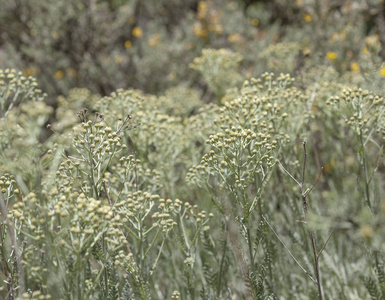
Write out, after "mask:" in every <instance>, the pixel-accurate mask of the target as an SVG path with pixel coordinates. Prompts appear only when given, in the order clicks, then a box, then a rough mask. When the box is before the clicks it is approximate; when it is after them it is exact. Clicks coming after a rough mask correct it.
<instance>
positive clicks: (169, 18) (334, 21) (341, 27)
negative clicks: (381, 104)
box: [0, 0, 385, 102]
mask: <svg viewBox="0 0 385 300" xmlns="http://www.w3.org/2000/svg"><path fill="white" fill-rule="evenodd" d="M382 5H383V1H379V0H370V1H364V0H357V1H340V0H334V1H327V2H320V1H316V0H297V1H283V0H274V1H264V0H233V1H230V0H208V1H198V0H183V1H181V0H172V1H169V0H160V1H139V0H127V1H120V0H105V1H102V0H99V1H95V0H87V1H77V0H69V1H66V2H57V1H37V0H18V1H12V0H4V1H2V9H1V11H0V32H1V35H0V68H7V67H12V68H17V69H20V70H23V73H24V75H34V76H36V77H37V78H39V84H40V85H41V87H42V89H43V90H44V91H46V92H47V93H48V94H49V95H50V97H51V102H52V101H53V100H55V99H56V95H59V94H63V95H68V92H69V90H70V89H71V88H73V87H87V88H88V89H90V90H91V92H93V93H97V94H101V95H102V96H104V95H108V94H109V93H111V92H112V91H114V90H116V89H118V88H127V87H132V88H138V89H141V90H143V91H145V92H148V93H155V94H159V93H162V92H163V91H165V90H166V89H168V88H170V87H172V86H175V85H176V83H184V84H185V85H186V86H189V87H193V88H197V87H198V88H201V87H203V88H205V87H206V85H208V87H209V89H208V90H207V89H204V91H205V95H206V97H204V98H203V99H205V100H206V101H210V99H212V97H211V96H212V94H214V95H215V96H217V97H218V95H223V91H222V92H219V91H218V87H215V88H214V87H213V81H212V79H213V78H211V77H210V78H208V77H207V74H206V75H205V74H203V78H204V79H205V81H206V82H204V81H202V80H201V77H200V75H199V74H198V72H195V71H193V70H191V69H190V68H189V64H190V63H191V62H192V61H193V58H195V57H198V56H200V55H201V53H202V50H203V49H205V48H214V49H219V48H226V49H228V50H229V51H230V50H231V51H232V52H234V53H239V55H241V56H242V57H243V60H242V63H241V66H240V69H239V70H238V71H239V72H241V74H243V75H244V76H246V77H251V76H259V75H260V74H262V73H263V72H265V71H276V72H277V71H279V72H282V71H285V72H290V73H293V72H295V73H301V72H306V71H307V69H308V68H309V67H310V66H315V65H318V64H320V63H326V64H329V65H331V66H333V68H335V69H336V70H337V71H338V72H344V71H352V72H354V73H361V74H366V75H367V76H366V77H365V78H367V79H370V83H371V84H373V85H377V86H378V85H379V83H375V82H378V80H379V79H380V78H381V77H382V76H385V69H384V66H383V65H381V62H382V60H383V59H384V58H385V50H384V49H385V30H384V28H385V26H382V25H383V24H385V21H384V11H383V8H382ZM217 54H218V55H222V54H223V52H221V51H219V52H217ZM237 55H238V54H237ZM216 59H219V57H217V58H216ZM235 61H238V58H237V59H235ZM238 62H240V60H239V61H238ZM296 75H297V74H296ZM234 76H235V75H234ZM227 81H228V82H232V83H235V82H237V78H227ZM381 82H382V81H381ZM213 88H214V89H213Z"/></svg>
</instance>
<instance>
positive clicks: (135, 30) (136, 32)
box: [132, 26, 143, 38]
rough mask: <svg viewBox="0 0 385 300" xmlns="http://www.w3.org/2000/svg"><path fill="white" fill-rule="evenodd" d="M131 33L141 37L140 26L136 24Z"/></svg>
mask: <svg viewBox="0 0 385 300" xmlns="http://www.w3.org/2000/svg"><path fill="white" fill-rule="evenodd" d="M132 35H133V36H134V37H136V38H141V37H143V30H142V28H140V27H138V26H136V27H134V29H132Z"/></svg>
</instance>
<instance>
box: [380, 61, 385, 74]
mask: <svg viewBox="0 0 385 300" xmlns="http://www.w3.org/2000/svg"><path fill="white" fill-rule="evenodd" d="M380 75H381V77H385V64H384V65H382V67H381V69H380Z"/></svg>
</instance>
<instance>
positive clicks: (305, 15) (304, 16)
mask: <svg viewBox="0 0 385 300" xmlns="http://www.w3.org/2000/svg"><path fill="white" fill-rule="evenodd" d="M303 19H304V20H305V22H308V23H310V22H311V20H312V18H311V16H310V15H309V14H304V15H303Z"/></svg>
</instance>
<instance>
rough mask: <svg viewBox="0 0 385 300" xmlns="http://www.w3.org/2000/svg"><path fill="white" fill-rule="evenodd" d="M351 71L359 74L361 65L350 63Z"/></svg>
mask: <svg viewBox="0 0 385 300" xmlns="http://www.w3.org/2000/svg"><path fill="white" fill-rule="evenodd" d="M350 69H351V70H352V71H353V72H359V71H360V65H359V64H358V63H357V62H355V61H353V62H352V63H350Z"/></svg>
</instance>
